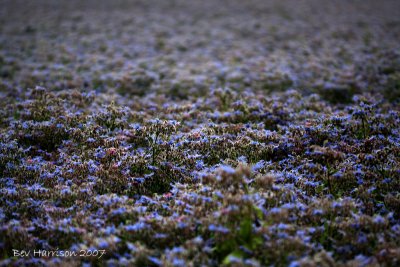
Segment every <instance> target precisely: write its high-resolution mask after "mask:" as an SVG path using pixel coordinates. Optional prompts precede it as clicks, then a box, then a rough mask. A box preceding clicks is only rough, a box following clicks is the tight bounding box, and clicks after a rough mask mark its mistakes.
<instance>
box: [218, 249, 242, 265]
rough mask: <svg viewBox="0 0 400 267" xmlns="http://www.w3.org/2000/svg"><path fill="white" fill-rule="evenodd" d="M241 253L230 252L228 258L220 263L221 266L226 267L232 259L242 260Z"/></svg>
mask: <svg viewBox="0 0 400 267" xmlns="http://www.w3.org/2000/svg"><path fill="white" fill-rule="evenodd" d="M243 256H244V255H243V252H242V251H240V250H235V251H233V252H231V253H230V254H229V255H228V256H226V257H225V259H224V260H223V261H222V263H223V264H225V265H228V264H230V263H232V261H233V259H235V258H236V259H241V260H242V259H243Z"/></svg>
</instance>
